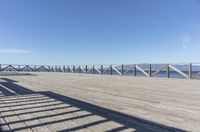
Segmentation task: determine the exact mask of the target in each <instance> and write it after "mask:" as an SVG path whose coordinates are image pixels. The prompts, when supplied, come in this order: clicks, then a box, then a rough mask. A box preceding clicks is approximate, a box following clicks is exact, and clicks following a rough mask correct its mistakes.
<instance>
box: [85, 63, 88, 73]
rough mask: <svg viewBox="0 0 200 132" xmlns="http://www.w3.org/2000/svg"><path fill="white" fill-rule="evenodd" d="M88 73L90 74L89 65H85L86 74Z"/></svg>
mask: <svg viewBox="0 0 200 132" xmlns="http://www.w3.org/2000/svg"><path fill="white" fill-rule="evenodd" d="M87 72H88V67H87V65H85V73H86V74H87Z"/></svg>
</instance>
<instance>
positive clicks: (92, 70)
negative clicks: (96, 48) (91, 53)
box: [92, 65, 94, 74]
mask: <svg viewBox="0 0 200 132" xmlns="http://www.w3.org/2000/svg"><path fill="white" fill-rule="evenodd" d="M92 74H94V65H93V66H92Z"/></svg>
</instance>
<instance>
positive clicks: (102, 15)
mask: <svg viewBox="0 0 200 132" xmlns="http://www.w3.org/2000/svg"><path fill="white" fill-rule="evenodd" d="M150 62H151V63H160V62H173V63H174V62H200V1H199V0H0V63H6V64H8V63H14V64H15V63H16V64H51V65H54V64H110V63H113V64H121V63H150Z"/></svg>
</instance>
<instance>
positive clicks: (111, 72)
mask: <svg viewBox="0 0 200 132" xmlns="http://www.w3.org/2000/svg"><path fill="white" fill-rule="evenodd" d="M112 74H113V71H112V65H110V75H112Z"/></svg>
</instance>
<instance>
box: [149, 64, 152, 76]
mask: <svg viewBox="0 0 200 132" xmlns="http://www.w3.org/2000/svg"><path fill="white" fill-rule="evenodd" d="M151 76H152V65H151V64H149V77H151Z"/></svg>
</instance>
